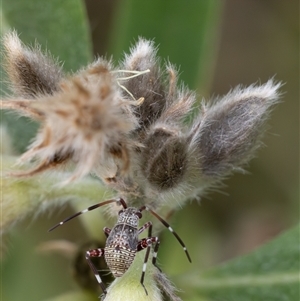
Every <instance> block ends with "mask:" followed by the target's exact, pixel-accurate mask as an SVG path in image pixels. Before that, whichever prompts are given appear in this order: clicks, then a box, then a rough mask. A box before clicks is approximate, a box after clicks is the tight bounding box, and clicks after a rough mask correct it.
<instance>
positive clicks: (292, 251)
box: [181, 226, 300, 301]
mask: <svg viewBox="0 0 300 301" xmlns="http://www.w3.org/2000/svg"><path fill="white" fill-rule="evenodd" d="M299 237H300V227H299V226H297V227H295V228H293V229H291V230H289V231H287V232H286V233H284V234H282V235H280V236H279V237H278V238H276V239H274V240H273V241H271V242H269V243H267V244H265V245H264V246H262V247H260V248H259V249H257V250H256V251H254V252H253V253H250V254H248V255H245V256H242V257H240V258H237V259H235V260H233V261H230V262H228V263H226V264H224V265H222V266H220V267H218V268H216V269H213V270H210V271H207V272H203V273H199V272H197V273H193V274H190V275H188V276H187V275H186V276H185V277H184V278H182V279H181V281H182V282H183V283H184V284H186V285H187V287H189V289H190V290H191V291H195V290H196V291H197V294H200V295H201V296H203V297H209V300H215V301H219V300H220V301H221V300H222V301H227V300H228V301H229V300H230V301H250V300H251V301H253V300H258V301H259V300H272V301H277V300H278V301H285V300H286V301H298V300H299V296H300V272H299V270H300V265H299V264H300V261H299V260H300V258H299V254H300V244H299Z"/></svg>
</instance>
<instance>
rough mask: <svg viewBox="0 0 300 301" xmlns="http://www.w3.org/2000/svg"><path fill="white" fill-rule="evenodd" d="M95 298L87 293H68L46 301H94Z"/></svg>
mask: <svg viewBox="0 0 300 301" xmlns="http://www.w3.org/2000/svg"><path fill="white" fill-rule="evenodd" d="M94 300H97V297H96V296H95V295H94V294H91V293H90V292H88V291H75V292H73V291H72V292H68V293H65V294H63V295H60V296H56V297H54V298H51V299H47V301H94Z"/></svg>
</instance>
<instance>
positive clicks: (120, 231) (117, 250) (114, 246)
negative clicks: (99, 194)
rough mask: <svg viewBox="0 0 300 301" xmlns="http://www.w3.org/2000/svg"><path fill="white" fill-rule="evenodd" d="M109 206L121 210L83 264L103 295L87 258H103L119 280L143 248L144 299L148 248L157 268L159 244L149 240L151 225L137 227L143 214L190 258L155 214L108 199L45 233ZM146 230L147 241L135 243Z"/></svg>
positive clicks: (151, 237) (102, 287) (94, 269)
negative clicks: (101, 244)
mask: <svg viewBox="0 0 300 301" xmlns="http://www.w3.org/2000/svg"><path fill="white" fill-rule="evenodd" d="M110 203H118V204H119V205H121V206H122V207H123V209H121V210H120V211H119V216H118V220H117V223H116V225H115V226H114V227H113V228H112V229H109V228H107V227H104V229H103V231H104V233H105V235H106V237H107V240H106V244H105V248H98V249H93V250H89V251H87V252H86V255H85V257H86V260H87V262H88V264H89V266H90V267H91V269H92V271H93V273H94V275H95V277H96V279H97V281H98V283H99V285H100V287H101V289H102V291H103V293H104V294H106V293H107V291H106V286H105V285H104V283H103V282H102V280H101V277H100V275H99V273H98V271H97V269H96V267H95V266H94V264H93V263H92V261H91V259H90V257H102V256H104V258H105V261H106V263H107V266H108V267H109V269H110V271H111V272H112V274H113V275H114V277H121V276H122V275H123V274H124V273H125V272H126V271H127V270H128V269H129V267H130V265H131V264H132V262H133V260H134V258H135V255H136V253H137V252H139V251H141V250H143V249H145V248H147V251H146V254H145V259H144V264H143V269H142V275H141V280H140V282H141V285H142V286H143V288H144V290H145V293H146V295H148V293H147V289H146V287H145V286H144V278H145V272H146V267H147V262H148V258H149V254H150V250H151V245H152V244H153V243H155V246H154V253H153V257H152V264H153V265H154V266H156V267H157V265H156V257H157V252H158V248H159V245H160V241H159V238H158V237H155V236H152V222H150V221H149V222H147V223H145V224H144V225H143V226H142V227H140V228H138V226H139V219H141V218H142V211H144V210H147V211H149V212H150V213H151V214H152V215H154V216H155V217H156V218H157V219H158V220H159V221H160V222H161V223H162V224H163V225H164V226H165V227H167V228H168V229H169V231H170V232H171V233H172V234H173V235H174V236H175V237H176V239H177V240H178V242H179V243H180V244H181V246H182V247H183V250H184V252H185V253H186V256H187V258H188V260H189V261H190V262H192V261H191V257H190V255H189V253H188V251H187V248H186V246H185V244H184V243H183V241H182V240H181V238H180V237H179V236H178V234H177V233H176V232H175V231H174V230H173V229H172V228H171V226H170V225H169V224H168V223H167V222H166V221H165V220H164V219H162V218H161V217H160V216H159V215H158V214H157V213H156V212H154V211H153V210H151V209H150V208H148V207H147V206H145V205H144V206H142V207H141V208H139V209H138V208H134V207H127V204H126V202H125V201H124V200H123V199H122V198H119V199H112V200H107V201H104V202H101V203H98V204H95V205H93V206H90V207H88V208H86V209H84V210H82V211H80V212H77V213H75V214H73V215H72V216H70V217H68V218H66V219H65V220H63V221H61V222H60V223H58V224H56V225H55V226H53V227H52V228H51V229H49V231H52V230H54V229H55V228H57V227H59V226H62V225H63V224H65V223H66V222H68V221H69V220H71V219H73V218H74V217H77V216H79V215H81V214H83V213H86V212H88V211H91V210H94V209H96V208H99V207H101V206H104V205H107V204H110ZM146 229H148V237H146V238H142V239H141V240H139V239H138V235H139V234H141V233H142V232H143V231H145V230H146ZM157 268H158V269H159V270H160V268H159V267H157Z"/></svg>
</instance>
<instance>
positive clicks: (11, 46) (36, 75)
mask: <svg viewBox="0 0 300 301" xmlns="http://www.w3.org/2000/svg"><path fill="white" fill-rule="evenodd" d="M3 44H4V48H5V54H6V55H5V58H6V66H5V67H6V71H7V74H8V76H9V79H10V81H11V89H12V91H13V92H14V93H15V95H16V96H21V97H25V98H35V97H37V96H39V95H42V94H52V93H53V92H55V91H58V89H59V86H58V84H59V82H60V79H61V67H60V66H59V65H58V63H57V62H55V61H54V60H53V59H52V58H51V56H50V55H48V54H43V53H42V52H41V50H40V47H39V46H38V45H36V46H35V48H29V47H25V46H24V45H23V44H22V42H21V41H20V40H19V38H18V35H17V33H16V32H11V33H8V34H7V35H5V36H4V39H3Z"/></svg>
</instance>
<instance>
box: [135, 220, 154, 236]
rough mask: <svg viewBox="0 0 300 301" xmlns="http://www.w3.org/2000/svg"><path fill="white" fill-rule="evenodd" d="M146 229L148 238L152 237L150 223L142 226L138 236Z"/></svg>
mask: <svg viewBox="0 0 300 301" xmlns="http://www.w3.org/2000/svg"><path fill="white" fill-rule="evenodd" d="M146 229H148V237H151V236H152V234H151V233H152V222H147V223H146V224H144V225H143V226H142V227H141V228H140V229H139V231H138V234H141V233H142V232H144V231H145V230H146Z"/></svg>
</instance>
